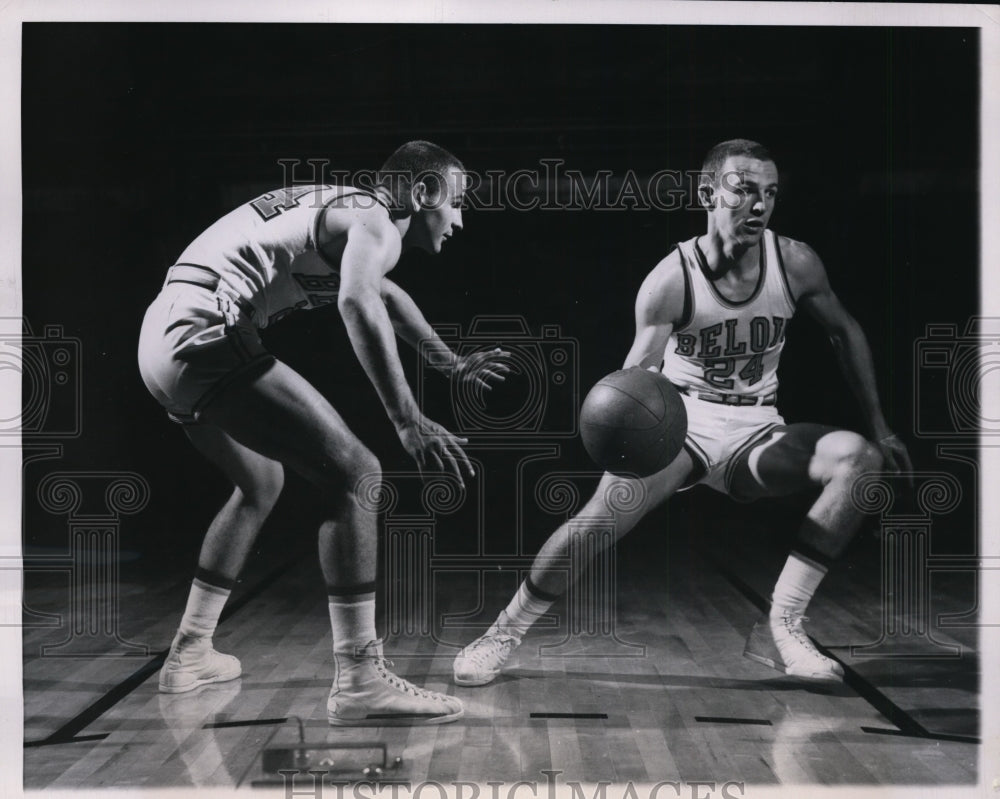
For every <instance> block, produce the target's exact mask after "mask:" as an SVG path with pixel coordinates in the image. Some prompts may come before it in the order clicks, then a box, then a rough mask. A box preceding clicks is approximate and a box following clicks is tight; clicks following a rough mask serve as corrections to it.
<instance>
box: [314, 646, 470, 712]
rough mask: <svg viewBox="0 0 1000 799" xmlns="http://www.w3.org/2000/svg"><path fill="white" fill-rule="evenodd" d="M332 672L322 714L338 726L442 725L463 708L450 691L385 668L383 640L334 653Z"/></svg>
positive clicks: (387, 666)
mask: <svg viewBox="0 0 1000 799" xmlns="http://www.w3.org/2000/svg"><path fill="white" fill-rule="evenodd" d="M334 660H335V661H336V666H337V676H336V678H335V679H334V681H333V687H332V688H331V689H330V698H329V699H328V700H327V703H326V709H327V718H328V719H329V721H330V724H333V725H334V726H338V727H392V726H404V725H416V724H445V723H447V722H449V721H455V720H456V719H460V718H461V717H462V714H463V713H464V712H465V709H464V708H463V706H462V702H461V701H460V700H458V699H456V698H455V697H453V696H447V695H446V694H439V693H436V692H435V691H426V690H424V689H423V688H418V687H417V686H415V685H414V684H413V683H411V682H408V681H407V680H404V679H403V678H402V677H399V676H398V675H396V674H393V673H392V672H391V671H389V666H390V665H392V664H391V663H390V662H389V661H387V660H386V659H385V658H384V657H382V642H381V641H370V642H369V643H368V644H367V645H366V646H365V647H364V649H362V650H361V651H360V652H359V653H358V654H357V655H356V656H355V655H346V654H336V655H334Z"/></svg>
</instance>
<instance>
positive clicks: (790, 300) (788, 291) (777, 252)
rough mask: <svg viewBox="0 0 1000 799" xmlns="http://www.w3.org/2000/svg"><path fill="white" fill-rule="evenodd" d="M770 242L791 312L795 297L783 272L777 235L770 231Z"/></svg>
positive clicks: (782, 260) (783, 264) (793, 307)
mask: <svg viewBox="0 0 1000 799" xmlns="http://www.w3.org/2000/svg"><path fill="white" fill-rule="evenodd" d="M770 232H771V237H772V240H773V241H774V254H775V255H776V256H777V258H778V273H779V274H780V275H781V286H782V288H784V290H785V297H786V298H787V299H788V304H789V305H791V306H792V310H793V311H794V310H795V295H794V294H793V293H792V284H791V283H789V282H788V272H787V271H786V270H785V259H784V258H783V257H782V255H781V242H780V241H779V239H778V234H777V233H775V232H773V231H770Z"/></svg>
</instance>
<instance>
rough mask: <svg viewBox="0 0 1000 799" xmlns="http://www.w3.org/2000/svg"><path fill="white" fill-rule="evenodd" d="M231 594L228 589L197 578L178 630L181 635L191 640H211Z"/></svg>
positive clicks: (193, 583) (192, 586)
mask: <svg viewBox="0 0 1000 799" xmlns="http://www.w3.org/2000/svg"><path fill="white" fill-rule="evenodd" d="M230 593H231V592H230V590H229V589H228V588H219V586H217V585H211V584H209V583H206V582H203V581H201V580H199V579H197V578H195V580H194V582H192V583H191V592H190V593H189V594H188V601H187V607H185V608H184V615H183V616H182V617H181V623H180V627H179V628H178V631H179V632H180V634H181V635H183V636H186V637H189V638H211V637H212V636H213V635H214V634H215V628H216V627H217V626H218V625H219V616H221V615H222V608H223V607H225V605H226V600H227V599H229V594H230Z"/></svg>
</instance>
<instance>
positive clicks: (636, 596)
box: [23, 530, 980, 789]
mask: <svg viewBox="0 0 1000 799" xmlns="http://www.w3.org/2000/svg"><path fill="white" fill-rule="evenodd" d="M656 534H657V533H656V532H655V531H652V532H651V531H648V530H647V532H646V533H644V535H645V536H646V537H647V543H648V540H649V538H650V537H652V536H654V535H656ZM692 540H693V539H692V537H691V536H686V535H677V534H674V535H671V536H669V538H668V540H667V543H666V545H665V546H663V547H660V548H658V549H656V552H657V555H656V556H654V557H650V556H649V553H648V550H649V547H648V546H647V547H645V548H644V547H643V546H642V545H641V542H640V545H639V546H636V547H633V548H630V545H629V541H628V539H626V541H625V542H623V544H622V545H620V547H619V550H618V564H617V575H618V579H619V585H618V588H617V590H616V592H615V595H616V601H617V608H616V610H615V612H614V614H613V618H614V620H615V621H614V630H613V635H612V634H596V635H590V636H587V635H583V634H573V635H568V624H569V622H567V621H566V620H565V619H564V618H562V616H565V612H564V608H563V607H562V606H557V607H556V608H555V609H554V610H555V611H557V615H556V616H554V617H553V619H552V624H551V625H550V626H548V627H545V628H543V629H539V630H536V631H534V632H533V633H532V634H531V635H530V637H529V638H527V639H526V640H525V643H524V645H523V646H522V647H521V648H520V649H519V650H518V651H517V653H516V656H515V659H514V660H513V662H512V664H511V666H510V668H509V669H508V671H506V673H504V674H503V675H502V676H501V677H500V678H499V679H498V680H497V681H496V682H495V683H493V684H492V685H489V686H486V687H482V688H458V687H456V686H455V685H454V684H453V683H452V682H451V660H452V657H453V655H454V653H455V651H456V650H457V648H458V646H459V645H461V644H463V643H466V642H468V641H469V640H471V639H472V638H473V637H475V636H476V635H478V634H479V632H481V631H482V629H483V628H484V627H485V626H486V624H488V623H489V621H491V620H492V618H493V617H494V616H495V614H496V612H497V611H498V610H499V609H500V608H501V607H503V605H504V604H505V602H506V601H507V599H508V598H509V596H510V594H511V592H512V591H513V589H514V587H515V586H516V584H517V579H518V574H517V571H516V570H511V569H507V570H499V571H495V572H490V573H489V574H487V575H486V577H484V578H483V581H482V586H483V590H484V593H485V596H484V601H483V603H482V607H481V608H477V607H476V604H477V603H476V602H475V601H474V600H473V599H470V597H473V596H475V593H476V587H477V585H479V583H478V579H479V578H477V577H476V576H475V575H473V574H471V573H468V572H462V571H460V570H459V571H455V572H453V573H445V574H443V575H439V576H438V577H439V579H436V581H435V584H434V589H433V592H432V593H433V596H434V601H435V603H436V604H435V609H436V614H437V616H438V617H444V618H445V619H446V622H447V623H446V624H445V626H444V628H443V629H441V628H440V627H439V628H438V629H437V630H436V633H437V634H436V635H434V636H431V635H420V634H414V635H393V636H390V637H389V638H388V639H387V644H386V649H387V654H388V656H389V657H390V658H392V659H393V660H394V662H395V665H396V670H397V671H398V672H399V673H401V674H402V675H404V676H406V677H408V678H410V679H412V680H413V681H415V682H416V683H418V684H420V685H423V686H425V687H428V688H431V689H435V690H441V691H446V692H448V693H452V694H456V695H458V696H460V697H461V698H462V699H463V700H464V701H465V704H466V716H465V718H464V719H462V720H460V721H459V722H457V723H454V724H449V725H442V726H437V727H420V728H395V729H380V728H361V729H353V730H332V729H331V728H329V726H328V725H327V723H326V719H325V701H326V696H327V691H328V689H329V686H330V681H331V677H332V674H331V657H330V631H329V625H328V619H327V612H326V607H325V602H324V597H323V594H322V591H321V589H320V587H319V584H318V569H317V567H316V565H315V563H314V562H313V560H312V558H311V557H310V553H311V551H312V550H311V549H309V550H307V551H306V553H305V555H302V554H300V553H292V554H289V553H286V554H285V558H286V559H284V560H282V559H281V558H277V557H275V558H255V559H254V561H253V562H252V563H251V564H250V566H249V567H248V570H247V574H246V576H245V579H244V580H243V581H242V583H241V585H240V586H239V587H238V589H237V591H236V592H234V595H233V597H232V599H231V601H230V605H229V609H228V610H227V614H226V615H225V616H224V619H223V622H222V624H221V625H220V628H219V631H218V634H217V636H216V645H217V647H218V648H219V649H220V650H222V651H225V652H230V653H233V654H235V655H237V656H239V657H240V659H241V660H242V663H243V669H244V675H243V677H242V678H241V679H239V680H236V681H233V682H231V683H228V684H222V685H217V686H210V687H206V688H204V689H201V690H200V691H197V692H193V693H190V694H182V695H177V696H167V695H161V694H159V693H158V692H157V690H156V674H157V669H158V667H159V665H160V663H161V662H162V658H163V656H164V654H165V650H166V649H167V647H168V646H169V643H170V639H171V637H172V634H173V632H174V629H175V626H176V623H177V620H178V617H179V614H180V612H181V610H182V609H183V604H184V598H185V596H186V591H187V586H188V583H189V579H190V576H189V575H187V574H184V573H181V572H180V571H177V572H176V573H174V574H171V575H169V577H162V578H161V579H160V580H159V581H157V582H155V583H151V582H150V578H149V575H142V574H132V573H130V571H129V569H128V568H127V566H126V567H125V568H123V571H122V584H121V594H120V597H119V601H120V607H119V611H118V613H119V618H120V625H119V634H120V636H121V638H122V639H123V640H125V641H128V642H132V643H137V644H142V645H145V646H146V647H147V648H148V653H147V654H145V655H143V654H138V655H133V656H129V657H121V656H112V657H96V656H92V657H57V656H51V655H46V656H42V655H41V651H42V649H41V648H42V647H43V646H45V645H52V644H57V643H59V642H60V641H62V640H63V639H65V638H66V629H65V628H64V627H63V628H59V627H42V626H28V627H26V628H25V631H24V635H23V644H24V649H23V666H24V683H23V689H24V704H25V709H24V741H25V748H24V787H25V788H26V789H59V788H66V789H73V788H91V789H93V788H107V787H143V788H149V787H183V786H222V787H224V786H229V787H234V786H238V787H245V788H249V787H250V786H252V785H255V784H260V783H262V782H267V781H268V777H267V775H266V774H264V773H263V772H262V770H261V762H260V753H261V750H262V749H263V748H264V747H265V745H268V744H269V742H270V743H271V744H274V743H282V742H285V743H287V742H293V741H295V740H296V739H297V737H298V734H299V733H298V729H297V724H296V719H300V720H301V721H302V723H303V725H304V737H305V739H306V741H307V742H310V743H320V742H330V743H331V744H338V743H351V744H358V743H384V744H385V746H386V748H387V752H388V755H389V757H390V758H393V757H396V756H400V757H402V758H403V764H402V766H401V768H400V770H399V772H398V773H399V775H400V776H401V778H404V779H405V780H407V781H411V782H417V781H422V780H433V781H436V782H439V783H444V784H448V783H449V782H454V781H474V782H480V783H482V782H486V781H495V780H504V781H508V782H513V781H516V780H521V779H523V780H529V781H536V782H539V783H544V781H545V779H546V777H545V775H544V774H543V772H544V771H553V770H555V771H559V772H561V774H560V775H559V776H558V778H557V779H558V780H559V781H561V782H564V783H565V782H571V781H580V782H599V781H602V780H604V781H611V782H615V783H623V782H628V781H632V782H657V781H661V780H674V781H677V780H680V781H693V780H714V781H716V782H719V783H722V782H725V781H738V782H745V783H747V784H760V785H776V784H783V785H787V784H822V785H863V784H882V785H885V784H893V785H922V786H942V785H969V784H973V783H975V782H976V781H977V777H978V775H977V763H978V758H979V749H980V747H979V741H978V735H979V709H978V700H979V662H978V657H977V636H976V634H975V633H976V630H975V627H974V626H971V625H970V626H967V627H955V628H948V629H947V630H941V629H934V630H933V636H934V639H935V641H936V642H937V643H936V644H934V645H933V646H934V647H936V649H935V650H934V651H935V652H936V653H937V654H936V655H935V656H931V654H933V653H931V652H930V651H929V650H928V648H927V647H928V645H927V643H926V639H925V640H924V641H923V642H921V641H919V640H918V641H916V644H917V646H916V648H915V649H914V648H913V646H911V651H910V654H911V655H916V657H911V658H890V657H888V656H886V653H885V652H883V653H878V652H875V653H872V652H871V651H869V652H862V651H857V650H853V651H852V649H851V647H852V646H859V645H864V644H870V643H873V642H875V641H877V640H878V639H879V637H880V631H881V630H882V628H883V626H884V623H885V622H884V621H883V619H882V615H881V613H882V607H883V603H882V600H881V597H880V592H881V588H880V585H881V583H880V575H879V568H878V564H879V549H878V543H877V542H875V541H874V539H872V538H870V537H869V538H868V539H866V540H864V541H861V542H860V543H859V544H858V545H857V546H855V547H853V548H852V549H851V551H850V553H849V555H848V557H847V559H846V560H845V562H844V563H842V564H840V565H839V566H838V568H836V569H835V570H834V571H832V572H831V574H830V576H829V577H828V578H827V581H826V583H824V586H823V588H822V591H821V593H820V594H819V596H818V597H817V598H816V600H815V601H814V602H813V605H812V607H811V608H810V616H811V620H810V622H809V623H808V625H807V628H808V629H809V631H810V632H811V634H812V635H813V637H814V639H815V640H816V641H817V642H818V643H819V644H820V645H821V646H823V647H825V648H826V650H827V651H828V652H829V653H831V654H832V655H833V656H835V657H837V658H838V659H840V660H841V662H843V663H844V665H845V666H846V667H847V675H848V678H847V683H846V684H845V685H844V686H843V687H840V688H833V689H831V688H824V687H815V686H812V687H811V686H807V685H803V684H801V683H798V682H796V681H795V680H792V679H790V678H787V677H785V676H784V675H781V674H778V673H777V672H774V671H772V670H770V669H768V668H766V667H764V666H760V665H758V664H756V663H753V662H751V661H749V660H746V659H744V658H742V657H741V652H742V649H743V643H744V638H745V636H746V634H747V632H748V631H749V629H750V627H751V625H752V624H753V622H754V620H755V619H756V618H757V616H758V615H759V613H760V608H761V607H763V598H764V597H766V596H767V594H768V592H769V590H770V586H771V584H772V583H773V580H774V578H775V575H776V573H777V570H778V568H779V567H780V564H781V562H782V559H783V547H782V546H780V545H777V544H775V543H774V542H773V541H768V540H767V539H766V537H765V538H764V539H761V538H760V537H754V536H750V535H745V534H743V533H741V534H733V535H730V536H728V537H727V536H720V537H719V538H718V540H716V541H715V542H714V544H713V547H714V548H703V547H702V546H700V545H697V546H696V545H694V544H692V543H691V541H692ZM735 564H739V567H738V569H737V568H736V567H735ZM65 605H66V585H65V581H62V582H60V581H59V580H58V579H54V578H51V577H49V578H46V577H44V575H34V576H33V575H29V576H28V578H26V606H27V607H28V608H30V610H31V611H32V612H48V613H59V612H60V611H64V610H65ZM974 605H975V597H974V595H973V591H972V589H971V588H970V580H969V575H955V576H952V577H950V578H949V577H948V576H947V575H946V576H945V578H944V579H941V580H938V581H937V582H936V583H935V584H934V587H933V592H932V596H931V611H932V613H931V618H932V619H934V618H938V615H939V614H941V613H961V612H963V611H965V610H968V609H969V608H971V607H973V606H974ZM437 609H440V613H438V612H437ZM449 612H450V613H451V615H447V614H449ZM463 613H464V614H465V615H466V617H467V618H466V619H465V620H464V621H463V620H462V619H461V618H460V615H461V614H463ZM470 614H471V615H470ZM560 614H561V615H560ZM600 632H601V631H600V630H598V633H600ZM604 632H605V633H608V630H607V629H605V630H604ZM910 643H911V644H912V643H913V642H912V641H911V642H910ZM941 644H943V645H953V646H954V647H956V649H955V650H954V651H949V650H945V649H943V648H937V647H938V645H941ZM546 647H548V648H547V649H546ZM639 647H644V649H641V648H639ZM946 655H947V656H946ZM956 655H957V656H956ZM278 784H280V782H279V783H278Z"/></svg>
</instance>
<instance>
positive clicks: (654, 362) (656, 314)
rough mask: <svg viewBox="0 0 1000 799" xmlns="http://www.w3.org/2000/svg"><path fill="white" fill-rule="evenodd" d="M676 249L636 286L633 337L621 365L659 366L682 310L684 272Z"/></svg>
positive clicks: (628, 366)
mask: <svg viewBox="0 0 1000 799" xmlns="http://www.w3.org/2000/svg"><path fill="white" fill-rule="evenodd" d="M683 268H684V266H683V264H682V263H681V257H680V254H679V253H678V252H677V251H676V250H675V251H673V252H672V253H670V254H669V255H668V256H667V257H666V258H664V259H663V260H662V261H660V262H659V263H658V264H657V265H656V266H655V267H653V271H651V272H650V273H649V274H648V275H647V276H646V279H645V280H644V281H643V282H642V285H641V286H640V287H639V293H638V294H637V295H636V299H635V340H634V341H633V342H632V348H631V349H630V350H629V353H628V356H627V357H626V358H625V364H624V368H626V369H628V368H630V367H633V366H639V367H642V368H643V369H648V368H650V367H652V368H655V369H659V368H660V362H661V361H662V360H663V351H664V349H665V348H666V346H667V340H668V339H669V338H670V333H671V331H672V330H673V328H674V325H675V324H676V323H677V322H678V321H680V318H681V315H682V314H683V312H684V273H683V271H682V270H683Z"/></svg>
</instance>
